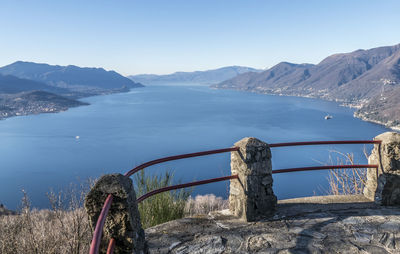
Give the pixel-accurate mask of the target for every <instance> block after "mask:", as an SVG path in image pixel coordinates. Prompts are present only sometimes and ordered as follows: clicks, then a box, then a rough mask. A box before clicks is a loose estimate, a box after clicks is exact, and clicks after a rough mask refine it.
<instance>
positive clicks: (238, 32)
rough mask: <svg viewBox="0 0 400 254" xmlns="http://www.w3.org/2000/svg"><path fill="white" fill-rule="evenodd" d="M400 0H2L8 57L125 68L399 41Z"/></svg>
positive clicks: (147, 70)
mask: <svg viewBox="0 0 400 254" xmlns="http://www.w3.org/2000/svg"><path fill="white" fill-rule="evenodd" d="M399 7H400V2H398V1H394V0H388V1H379V2H365V1H360V0H356V1H351V2H349V1H344V0H340V1H334V2H326V1H316V0H313V1H307V2H303V1H289V0H286V1H265V2H264V1H246V2H242V1H218V2H216V1H211V0H205V1H201V2H189V1H178V0H173V1H167V2H165V1H160V0H157V1H146V2H139V1H126V2H118V3H115V2H107V1H97V2H92V3H89V2H81V1H79V2H78V1H76V0H74V1H68V2H54V1H35V2H30V1H11V0H6V1H3V2H2V8H1V9H0V21H1V22H2V24H3V37H2V40H1V41H0V55H1V56H2V57H1V59H0V66H4V65H8V64H11V63H13V62H15V61H30V62H38V63H48V64H51V65H77V66H82V67H102V68H104V69H106V70H114V71H117V72H119V73H121V74H123V75H125V76H127V75H135V74H169V73H174V72H177V71H183V72H190V71H195V70H210V69H217V68H220V67H224V66H233V65H238V66H247V67H252V68H257V69H265V68H270V67H272V66H273V65H275V64H277V63H279V62H282V61H287V62H293V63H312V64H316V63H318V62H320V61H321V60H322V59H324V58H325V57H326V56H328V55H331V54H335V53H344V52H351V51H354V50H357V49H368V48H374V47H379V46H389V45H395V44H398V43H400V34H398V33H396V32H395V31H397V29H398V26H399V25H400V17H399V15H398V13H397V12H398V10H399V9H400V8H399Z"/></svg>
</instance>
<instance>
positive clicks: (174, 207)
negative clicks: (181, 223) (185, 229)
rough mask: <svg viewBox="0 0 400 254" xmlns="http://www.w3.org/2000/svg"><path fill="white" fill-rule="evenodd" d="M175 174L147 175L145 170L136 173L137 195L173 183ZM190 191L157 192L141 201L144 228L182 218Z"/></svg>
mask: <svg viewBox="0 0 400 254" xmlns="http://www.w3.org/2000/svg"><path fill="white" fill-rule="evenodd" d="M172 180H173V174H172V173H170V172H166V173H165V174H164V175H159V176H157V175H154V176H146V175H145V173H144V171H143V170H142V171H140V172H139V173H137V174H136V175H135V178H134V182H135V191H136V195H137V197H140V196H142V195H143V194H145V193H147V192H150V191H152V190H155V189H159V188H162V187H166V186H170V185H172V184H173V181H172ZM189 196H190V191H186V190H184V189H180V190H174V191H168V192H163V193H159V194H156V195H154V196H152V197H150V198H147V199H146V200H144V201H142V202H141V203H139V212H140V219H141V222H142V226H143V228H149V227H152V226H155V225H158V224H161V223H164V222H167V221H171V220H175V219H179V218H182V217H183V216H184V209H185V204H186V200H187V199H188V197H189Z"/></svg>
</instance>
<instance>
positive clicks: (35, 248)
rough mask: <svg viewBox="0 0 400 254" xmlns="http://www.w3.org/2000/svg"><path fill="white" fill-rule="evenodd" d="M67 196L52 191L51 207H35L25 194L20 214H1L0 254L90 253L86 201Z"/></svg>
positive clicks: (77, 197) (50, 195) (50, 196)
mask: <svg viewBox="0 0 400 254" xmlns="http://www.w3.org/2000/svg"><path fill="white" fill-rule="evenodd" d="M68 195H71V193H69V194H68ZM68 195H67V194H63V193H60V194H59V195H55V194H54V193H50V194H49V198H50V203H51V204H52V209H51V210H36V209H31V204H30V201H29V199H28V196H27V195H26V193H24V198H23V200H22V209H21V211H20V212H19V214H18V215H5V216H1V217H0V253H4V254H6V253H7V254H8V253H37V254H39V253H73V254H77V253H87V252H88V251H89V249H88V247H89V244H88V243H89V242H90V240H91V239H90V238H91V232H90V229H89V224H88V220H87V215H86V213H85V211H84V210H83V208H82V206H81V204H82V201H83V200H82V199H81V197H80V196H75V197H72V196H69V197H68ZM83 195H84V194H83V193H82V196H83ZM67 198H68V199H67ZM67 200H68V202H67Z"/></svg>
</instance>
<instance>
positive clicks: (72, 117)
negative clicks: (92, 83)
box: [0, 85, 388, 209]
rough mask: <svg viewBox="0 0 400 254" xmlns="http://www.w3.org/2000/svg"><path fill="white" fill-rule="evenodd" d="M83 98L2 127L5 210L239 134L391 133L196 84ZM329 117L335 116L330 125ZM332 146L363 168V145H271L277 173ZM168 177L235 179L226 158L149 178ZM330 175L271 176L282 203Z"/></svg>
mask: <svg viewBox="0 0 400 254" xmlns="http://www.w3.org/2000/svg"><path fill="white" fill-rule="evenodd" d="M83 101H86V102H89V103H90V104H91V105H90V106H82V107H78V108H72V109H69V110H68V111H66V112H62V113H58V114H41V115H31V116H24V117H14V118H9V119H6V120H3V121H0V141H1V142H0V172H1V178H0V202H1V203H4V204H5V205H7V206H8V207H9V208H13V209H14V208H16V207H17V206H18V205H19V204H20V200H21V197H22V192H21V190H22V189H24V190H26V191H27V193H28V195H29V196H30V198H31V200H32V204H33V206H35V207H42V208H43V207H47V206H48V201H47V198H46V192H48V191H49V190H50V189H51V188H53V189H55V190H59V189H62V188H65V187H67V186H68V184H69V183H71V182H78V180H79V179H80V180H84V179H87V178H88V177H92V178H95V177H98V176H100V175H102V174H106V173H117V172H119V173H125V172H126V171H127V170H129V169H131V168H133V167H134V166H137V165H139V164H141V163H143V162H146V161H149V160H153V159H156V158H159V157H164V156H169V155H175V154H182V153H190V152H197V151H202V150H209V149H219V148H226V147H230V146H232V145H233V144H234V143H235V142H236V141H238V140H240V139H241V138H243V137H250V136H252V137H256V138H259V139H261V140H263V141H265V142H267V143H275V142H290V141H313V140H350V139H372V138H373V137H374V136H376V135H378V134H380V133H382V132H385V131H388V129H386V128H384V127H382V126H379V125H376V124H372V123H368V122H363V121H361V120H360V119H356V118H353V110H352V109H349V108H345V107H340V106H339V105H338V104H336V103H334V102H327V101H321V100H315V99H308V98H298V97H280V96H270V95H262V94H255V93H246V92H238V91H227V90H213V89H210V88H208V87H205V86H199V85H185V86H182V85H180V86H178V85H168V86H162V85H158V86H148V87H144V88H137V89H133V90H132V91H131V92H129V93H120V94H112V95H107V96H96V97H90V98H86V99H84V100H83ZM327 114H329V115H332V116H333V119H331V120H325V119H324V117H325V116H326V115H327ZM76 136H79V139H77V138H76ZM371 147H372V146H367V149H368V151H370V149H371ZM333 149H335V150H338V151H341V152H352V153H354V154H355V156H356V159H357V162H360V163H366V159H365V158H364V157H363V154H362V153H363V152H362V149H363V145H346V146H343V145H342V146H315V147H293V148H273V149H272V158H273V160H272V164H273V169H280V168H287V167H302V166H314V165H321V164H325V163H329V155H330V154H331V155H333V156H335V155H334V153H332V152H330V150H333ZM334 162H336V159H335V158H334ZM165 170H172V171H174V173H175V179H176V180H180V181H181V182H187V181H192V180H201V179H207V178H212V177H218V176H224V175H229V174H230V154H229V153H226V154H218V155H212V156H206V157H199V158H192V159H185V160H181V161H175V162H169V163H164V164H160V165H157V166H153V167H151V168H148V169H147V170H146V173H148V174H155V173H159V172H163V171H165ZM327 176H328V172H327V171H314V172H299V173H289V174H279V175H274V190H275V193H276V195H277V196H278V198H280V199H282V198H292V197H301V196H310V195H313V194H314V193H316V194H326V189H327V179H326V178H327ZM206 193H214V194H216V195H218V196H223V197H225V198H226V197H227V193H228V182H222V183H214V184H209V185H203V186H199V187H196V188H195V189H194V192H193V194H194V195H195V194H206Z"/></svg>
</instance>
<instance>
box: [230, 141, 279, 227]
mask: <svg viewBox="0 0 400 254" xmlns="http://www.w3.org/2000/svg"><path fill="white" fill-rule="evenodd" d="M235 146H236V147H239V148H240V150H239V151H235V152H232V153H231V172H232V175H236V174H237V175H238V176H239V179H232V180H231V183H230V193H229V210H230V211H231V212H232V213H233V214H234V215H236V216H238V217H240V218H241V219H243V220H245V221H256V220H259V219H261V218H265V217H269V216H271V215H273V213H274V211H275V208H276V203H277V199H276V196H275V195H274V192H273V190H272V166H271V150H270V148H269V146H268V144H266V143H264V142H262V141H260V140H258V139H256V138H244V139H242V140H240V141H239V142H237V143H236V144H235Z"/></svg>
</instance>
